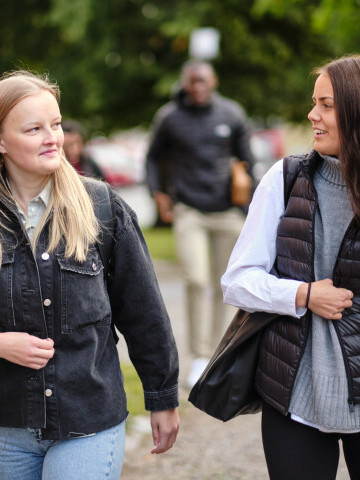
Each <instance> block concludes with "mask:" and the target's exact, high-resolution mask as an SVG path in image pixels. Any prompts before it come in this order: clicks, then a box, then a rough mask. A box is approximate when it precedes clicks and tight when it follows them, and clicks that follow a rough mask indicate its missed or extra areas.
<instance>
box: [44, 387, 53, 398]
mask: <svg viewBox="0 0 360 480" xmlns="http://www.w3.org/2000/svg"><path fill="white" fill-rule="evenodd" d="M52 393H53V392H52V390H51V389H50V388H47V389H46V390H45V396H46V397H51V395H52Z"/></svg>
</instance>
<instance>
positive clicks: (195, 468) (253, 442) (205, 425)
mask: <svg viewBox="0 0 360 480" xmlns="http://www.w3.org/2000/svg"><path fill="white" fill-rule="evenodd" d="M259 422H260V415H254V416H253V415H252V416H244V417H241V418H237V419H234V420H232V421H230V422H228V423H225V424H223V423H222V422H219V421H218V420H215V419H213V418H211V417H209V416H208V415H206V414H204V413H202V412H200V411H198V410H196V409H195V408H194V407H192V406H188V405H187V406H182V407H181V429H180V432H179V436H178V440H177V442H176V444H175V446H174V447H173V448H172V449H171V450H169V451H168V452H167V453H166V454H163V455H157V456H154V455H151V454H149V450H150V448H151V437H150V435H149V434H144V435H143V438H142V439H141V441H140V443H139V445H138V447H137V448H135V449H131V450H130V451H127V453H126V456H125V463H124V469H123V476H122V478H123V479H124V480H135V479H136V480H139V479H141V478H144V479H145V478H146V480H169V479H170V478H171V479H172V480H180V479H181V480H210V479H211V480H213V479H216V480H223V479H224V480H225V479H226V480H232V479H234V480H235V479H236V480H238V479H241V480H266V479H267V478H268V477H267V473H266V466H265V460H264V455H263V452H262V448H261V441H260V426H259Z"/></svg>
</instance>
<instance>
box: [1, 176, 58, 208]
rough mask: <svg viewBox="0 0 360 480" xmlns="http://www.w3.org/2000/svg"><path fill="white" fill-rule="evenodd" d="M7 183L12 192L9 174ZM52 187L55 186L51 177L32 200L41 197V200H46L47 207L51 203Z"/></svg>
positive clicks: (6, 178)
mask: <svg viewBox="0 0 360 480" xmlns="http://www.w3.org/2000/svg"><path fill="white" fill-rule="evenodd" d="M5 183H6V186H7V188H8V189H9V192H10V193H11V188H10V183H9V179H8V177H7V176H5ZM52 187H53V184H52V179H51V178H50V179H49V180H48V182H47V184H46V185H45V187H44V188H43V189H42V190H41V192H40V193H39V195H38V196H37V197H34V198H32V199H31V200H30V202H32V201H33V200H36V199H37V198H39V199H40V200H42V201H43V202H44V204H45V207H47V206H48V204H49V201H50V196H51V192H52Z"/></svg>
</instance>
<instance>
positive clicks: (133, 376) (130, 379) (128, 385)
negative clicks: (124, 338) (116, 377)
mask: <svg viewBox="0 0 360 480" xmlns="http://www.w3.org/2000/svg"><path fill="white" fill-rule="evenodd" d="M121 370H122V372H123V375H124V385H125V392H126V397H127V404H128V405H127V407H128V410H129V412H130V415H129V418H128V420H127V422H126V426H127V429H129V428H130V429H131V419H132V418H134V417H135V416H136V415H148V412H146V410H145V406H144V393H143V389H142V385H141V381H140V378H139V376H138V374H137V373H136V370H135V368H134V366H133V365H132V364H131V363H123V362H122V363H121Z"/></svg>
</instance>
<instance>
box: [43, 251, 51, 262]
mask: <svg viewBox="0 0 360 480" xmlns="http://www.w3.org/2000/svg"><path fill="white" fill-rule="evenodd" d="M41 258H42V259H43V260H49V258H50V255H49V254H48V253H47V252H44V253H43V254H42V255H41Z"/></svg>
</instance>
